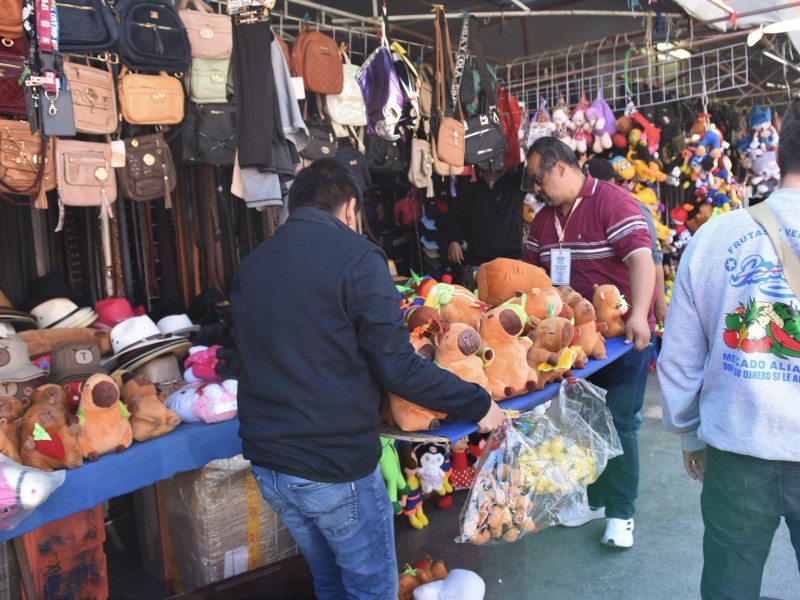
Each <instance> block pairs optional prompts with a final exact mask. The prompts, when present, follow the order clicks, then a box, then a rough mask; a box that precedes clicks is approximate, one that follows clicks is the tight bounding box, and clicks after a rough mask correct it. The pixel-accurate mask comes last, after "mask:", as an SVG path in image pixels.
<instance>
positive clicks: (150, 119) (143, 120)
mask: <svg viewBox="0 0 800 600" xmlns="http://www.w3.org/2000/svg"><path fill="white" fill-rule="evenodd" d="M117 93H118V94H119V106H120V110H121V111H122V118H123V119H125V121H127V122H128V123H130V124H131V125H176V124H177V123H180V122H181V121H183V97H184V96H183V85H181V81H180V79H178V78H177V77H172V76H170V75H168V74H167V73H166V72H165V71H160V72H159V73H158V75H150V74H147V75H145V74H143V73H131V72H129V71H128V68H127V67H122V70H121V71H120V73H119V87H118V90H117Z"/></svg>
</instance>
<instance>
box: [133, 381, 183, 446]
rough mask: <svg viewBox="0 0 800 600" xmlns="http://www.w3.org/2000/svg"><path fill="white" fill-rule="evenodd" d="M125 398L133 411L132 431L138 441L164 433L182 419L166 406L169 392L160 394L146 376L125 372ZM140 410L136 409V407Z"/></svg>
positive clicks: (173, 427)
mask: <svg viewBox="0 0 800 600" xmlns="http://www.w3.org/2000/svg"><path fill="white" fill-rule="evenodd" d="M122 381H123V384H122V401H123V402H124V403H125V406H126V407H127V409H128V410H129V411H130V412H131V419H130V421H131V430H132V431H133V439H134V440H136V441H137V442H144V441H146V440H149V439H152V438H154V437H158V436H160V435H164V434H165V433H169V432H170V431H172V430H173V429H175V428H176V427H177V426H178V424H179V423H180V422H181V418H180V417H179V416H178V413H176V412H175V411H174V410H171V409H169V408H167V407H166V405H165V402H166V400H167V393H166V392H161V393H159V392H158V390H157V389H156V386H155V384H154V383H153V382H152V381H150V380H149V379H148V378H147V377H145V376H144V375H133V374H131V373H124V374H123V375H122ZM134 406H135V407H136V410H133V407H134Z"/></svg>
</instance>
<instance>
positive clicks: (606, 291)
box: [592, 284, 628, 338]
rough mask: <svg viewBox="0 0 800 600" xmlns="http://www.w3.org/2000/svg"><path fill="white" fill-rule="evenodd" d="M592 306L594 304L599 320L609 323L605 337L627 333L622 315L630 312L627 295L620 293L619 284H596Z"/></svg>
mask: <svg viewBox="0 0 800 600" xmlns="http://www.w3.org/2000/svg"><path fill="white" fill-rule="evenodd" d="M592 306H594V312H595V315H597V320H598V321H600V322H601V323H605V324H606V325H608V329H607V330H606V332H605V337H607V338H612V337H619V336H621V335H625V320H624V319H623V318H622V315H624V314H625V313H626V312H628V303H627V302H626V301H625V297H624V296H623V295H622V294H620V292H619V288H617V286H615V285H611V284H606V285H597V284H595V286H594V296H593V297H592Z"/></svg>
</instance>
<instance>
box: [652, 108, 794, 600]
mask: <svg viewBox="0 0 800 600" xmlns="http://www.w3.org/2000/svg"><path fill="white" fill-rule="evenodd" d="M778 163H779V166H780V168H781V184H780V188H779V189H778V190H776V191H775V192H773V193H772V195H771V196H770V197H769V198H768V199H767V200H766V202H767V205H768V206H769V208H770V210H771V211H772V213H773V214H774V215H775V219H776V221H777V222H778V225H779V232H780V237H781V238H782V240H783V241H784V242H785V243H786V244H788V246H789V249H791V251H792V252H794V254H795V255H800V99H796V100H795V101H794V102H793V103H792V104H791V106H790V107H789V109H788V110H787V111H786V114H785V115H784V118H783V124H782V127H781V137H780V142H779V145H778ZM658 376H659V380H660V382H661V390H662V396H663V409H664V412H663V415H664V416H663V421H664V426H665V428H666V429H667V430H669V431H674V432H676V433H679V434H680V435H681V440H682V441H681V445H682V449H683V462H684V467H685V468H686V472H687V473H688V474H689V476H690V477H692V478H693V479H696V480H699V481H701V482H703V491H702V494H701V500H700V501H701V510H702V514H703V523H704V525H705V533H704V537H703V556H704V564H703V575H702V579H701V582H700V591H701V596H702V598H704V599H706V600H711V599H717V598H726V599H732V598H736V599H737V600H748V599H750V598H752V599H758V598H759V596H760V589H761V579H762V576H763V571H764V564H765V562H766V559H767V555H768V554H769V550H770V546H771V545H772V540H773V537H774V535H775V531H776V529H777V528H778V526H779V525H780V521H781V517H783V518H784V520H785V521H786V525H787V526H788V528H789V532H790V538H791V542H792V545H793V547H794V550H795V553H796V554H797V558H798V567H800V395H798V391H800V301H798V297H797V295H796V294H795V292H794V291H793V290H792V289H791V288H790V286H789V284H788V283H787V280H786V276H785V274H784V270H783V266H782V265H781V263H780V261H779V259H778V255H777V253H776V251H775V248H774V247H773V245H772V243H771V242H770V239H769V237H768V236H767V234H766V232H765V231H764V229H763V228H762V227H761V226H760V225H758V224H757V223H756V222H755V221H754V220H753V219H752V218H751V216H750V214H749V213H748V212H747V211H746V210H737V211H734V212H731V213H727V214H725V215H721V216H718V217H715V218H713V219H711V220H710V221H709V222H708V223H706V224H705V225H703V227H701V228H700V229H699V230H698V231H697V233H696V234H695V235H694V237H693V238H692V240H691V242H690V243H689V245H688V247H687V249H686V251H685V252H684V254H683V257H682V258H681V263H680V267H679V268H678V272H677V277H676V281H675V286H674V289H673V292H672V300H671V302H670V306H669V318H668V319H667V324H666V330H665V331H664V345H663V350H662V352H661V355H660V356H659V358H658Z"/></svg>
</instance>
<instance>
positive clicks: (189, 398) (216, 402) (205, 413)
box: [166, 379, 239, 423]
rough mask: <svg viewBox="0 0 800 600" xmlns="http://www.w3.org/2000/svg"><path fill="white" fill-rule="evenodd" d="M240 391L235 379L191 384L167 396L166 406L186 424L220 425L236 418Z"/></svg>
mask: <svg viewBox="0 0 800 600" xmlns="http://www.w3.org/2000/svg"><path fill="white" fill-rule="evenodd" d="M238 390H239V384H238V382H237V381H236V380H235V379H226V380H224V381H223V382H222V383H189V384H186V385H185V386H183V387H182V388H179V389H177V390H175V391H174V392H172V393H171V394H170V395H169V396H167V403H166V404H167V408H169V409H171V410H174V411H175V412H176V413H178V416H179V417H180V418H181V421H183V422H184V423H197V422H199V421H205V422H206V423H219V422H220V421H227V420H229V419H232V418H233V417H235V416H236V413H237V410H238V404H237V395H238Z"/></svg>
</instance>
